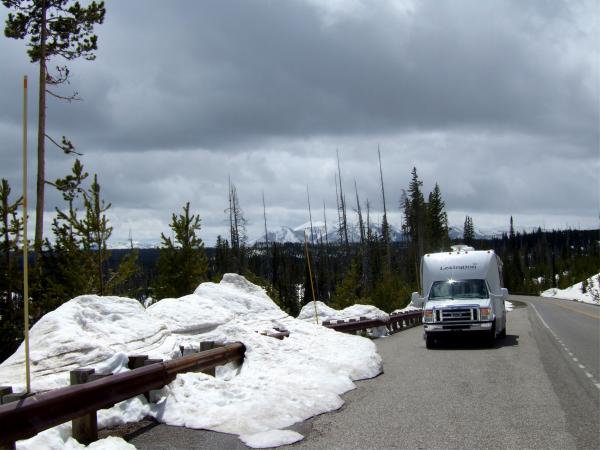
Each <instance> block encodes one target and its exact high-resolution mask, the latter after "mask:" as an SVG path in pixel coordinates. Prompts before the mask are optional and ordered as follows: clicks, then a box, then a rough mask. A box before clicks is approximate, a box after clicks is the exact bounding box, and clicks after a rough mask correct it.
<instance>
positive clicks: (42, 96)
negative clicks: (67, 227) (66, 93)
mask: <svg viewBox="0 0 600 450" xmlns="http://www.w3.org/2000/svg"><path fill="white" fill-rule="evenodd" d="M46 10H47V6H46V2H45V1H43V2H42V23H41V30H40V91H39V99H38V154H37V203H36V206H35V242H34V244H35V252H36V254H39V253H40V252H41V251H42V242H43V240H44V188H45V179H46V170H45V158H46V149H45V145H46V142H45V140H46ZM37 260H38V258H36V261H37Z"/></svg>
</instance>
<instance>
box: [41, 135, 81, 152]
mask: <svg viewBox="0 0 600 450" xmlns="http://www.w3.org/2000/svg"><path fill="white" fill-rule="evenodd" d="M45 136H46V138H47V139H48V140H49V141H50V142H52V143H53V144H54V145H56V146H57V147H58V148H60V149H61V150H62V151H63V152H65V153H66V154H67V155H69V154H71V153H75V154H76V155H79V156H83V153H79V152H76V151H75V146H74V145H73V143H72V142H71V141H68V140H67V139H66V138H65V137H64V136H63V137H62V143H61V144H59V143H58V142H56V141H55V140H54V139H52V138H51V137H50V136H48V135H47V134H46V135H45Z"/></svg>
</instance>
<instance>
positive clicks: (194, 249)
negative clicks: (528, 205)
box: [0, 159, 600, 359]
mask: <svg viewBox="0 0 600 450" xmlns="http://www.w3.org/2000/svg"><path fill="white" fill-rule="evenodd" d="M339 178H341V173H340V177H339ZM339 178H337V179H336V180H338V183H337V185H336V189H337V194H336V197H337V199H338V220H337V221H336V223H334V224H331V225H330V228H331V230H332V231H333V233H332V232H323V230H322V229H318V230H317V228H316V227H315V229H312V227H310V228H307V230H306V233H305V243H304V244H302V243H281V242H276V241H273V242H269V240H268V236H269V233H268V226H267V221H266V214H265V236H266V237H267V239H264V236H263V239H261V240H260V239H259V240H258V241H256V242H255V243H254V244H252V245H249V244H247V238H246V232H245V218H244V217H243V210H242V208H241V205H240V204H239V197H238V194H237V190H236V187H235V185H234V184H232V183H231V182H230V183H229V195H228V205H227V208H226V215H227V216H228V221H229V233H228V235H226V236H219V237H218V238H217V240H216V242H215V243H214V245H213V246H209V247H207V246H206V245H205V243H204V242H203V241H202V239H201V238H200V233H201V217H200V215H199V214H198V213H193V212H192V211H193V208H192V206H191V205H190V203H186V204H185V205H183V206H182V208H181V210H180V211H176V212H174V213H173V214H172V217H171V222H170V228H171V233H170V236H168V237H167V236H166V235H165V234H164V233H163V234H162V235H161V244H160V247H159V248H156V249H137V248H134V246H133V242H132V243H131V248H130V249H128V250H123V249H119V250H110V249H109V247H108V241H109V239H110V237H111V234H112V227H111V226H110V223H109V221H108V219H107V216H106V212H107V211H108V210H109V209H110V207H111V204H110V203H109V202H107V201H106V200H105V199H104V198H103V196H102V190H101V185H100V181H99V179H98V176H97V175H94V176H93V177H90V175H89V174H88V173H87V172H86V171H85V169H84V167H83V165H82V163H81V162H80V160H79V159H76V160H75V162H74V164H73V167H72V169H71V173H70V174H67V175H66V176H65V177H64V178H62V179H58V180H55V182H53V183H52V185H53V187H54V188H55V189H57V190H58V191H59V192H60V193H61V194H62V198H63V205H62V208H57V209H56V211H55V217H54V219H53V222H52V234H53V236H51V238H49V237H46V239H45V240H44V242H43V247H42V249H41V250H39V251H32V252H30V254H29V259H28V260H29V263H30V264H29V265H30V267H31V269H30V290H29V293H30V294H29V295H30V320H31V322H33V323H35V321H36V320H38V319H39V318H40V317H42V316H43V315H44V314H46V313H48V312H50V311H52V310H53V309H55V308H56V307H58V306H59V305H61V304H62V303H64V302H66V301H68V300H70V299H71V298H74V297H76V296H78V295H83V294H97V295H117V296H125V297H131V298H136V299H138V300H139V301H140V302H142V303H144V302H148V301H152V299H154V300H158V299H161V298H167V297H180V296H183V295H187V294H189V293H192V292H193V291H194V289H195V288H196V287H197V286H198V284H200V283H201V282H203V281H215V282H218V281H219V280H220V278H221V277H222V275H223V274H224V273H228V272H235V273H239V274H242V275H244V276H245V277H247V278H248V279H249V280H250V281H251V282H253V283H255V284H258V285H261V286H263V287H264V288H265V289H266V291H267V293H268V294H269V295H270V297H271V298H272V299H273V300H274V301H275V302H276V303H277V304H278V305H279V306H280V307H281V308H282V309H284V310H285V311H286V312H288V313H289V314H291V315H297V314H298V313H299V311H300V309H301V307H302V306H303V305H304V304H306V303H308V302H310V301H312V300H313V298H314V299H315V300H319V301H322V302H324V303H326V304H328V305H330V306H332V307H334V308H336V309H342V308H345V307H347V306H350V305H353V304H356V303H360V304H371V305H374V306H377V307H378V308H380V309H382V310H384V311H387V312H391V311H393V310H395V309H398V308H402V307H404V306H406V305H407V304H408V303H409V299H410V294H411V292H413V291H416V290H418V289H419V279H418V273H419V272H418V267H419V261H420V258H421V256H422V255H424V254H426V253H430V252H438V251H446V250H449V249H450V246H451V245H454V244H468V245H470V246H472V247H474V248H476V249H493V250H494V251H495V252H496V253H497V254H498V255H499V256H500V257H501V259H502V261H503V262H504V283H505V286H506V287H507V288H508V289H509V292H512V293H524V294H538V293H539V292H540V291H543V290H545V289H548V288H550V287H559V288H565V287H567V286H570V285H572V284H574V283H576V282H578V281H581V280H583V279H586V278H587V277H590V276H592V275H594V274H596V273H598V271H599V267H598V266H599V261H600V251H599V250H600V249H599V231H598V230H575V229H569V230H551V231H548V230H542V229H541V228H538V229H537V230H536V231H533V232H519V231H515V229H514V224H513V221H512V217H509V218H507V222H509V223H510V228H509V231H508V232H506V233H503V234H502V235H501V236H498V237H495V238H493V239H477V238H476V237H475V232H474V225H473V219H472V218H471V217H469V216H467V217H466V218H465V227H464V234H463V236H462V237H460V238H457V239H450V237H449V234H448V220H447V215H446V212H445V202H444V200H443V198H442V190H441V187H440V186H439V185H438V184H435V187H434V189H433V190H432V191H431V192H430V193H428V194H427V195H426V194H425V193H424V192H423V191H422V182H421V181H420V179H419V176H418V173H417V169H416V168H413V170H412V172H411V174H410V182H409V184H408V186H407V187H406V189H405V190H403V191H402V192H401V193H400V195H399V197H400V205H401V209H402V217H403V221H402V223H401V224H394V225H396V226H397V227H398V228H399V229H401V233H400V237H399V238H398V236H396V238H395V239H393V238H392V236H391V232H390V224H389V223H388V219H387V209H386V210H384V214H383V216H382V219H381V223H378V224H374V223H373V222H372V218H371V212H370V206H369V203H368V202H366V204H365V206H363V205H361V202H360V199H359V194H358V192H357V191H356V192H354V193H353V194H354V195H353V197H354V200H355V201H354V204H353V205H349V204H348V203H347V201H346V195H345V192H344V191H343V185H342V184H341V182H340V181H339ZM381 181H382V183H381V191H382V197H383V198H385V193H384V185H383V177H382V180H381ZM21 203H22V198H20V197H19V198H17V197H16V196H15V195H14V194H12V190H11V187H10V186H9V184H8V182H7V181H6V180H2V183H1V185H0V218H1V222H0V236H1V238H0V239H1V245H0V249H1V250H0V255H1V258H0V293H1V295H0V315H1V316H2V321H1V322H0V323H1V328H2V329H1V331H0V356H1V359H4V358H5V357H6V356H8V355H10V354H11V353H12V352H13V351H14V350H15V349H16V347H17V346H18V345H19V343H20V341H21V340H22V335H23V276H22V262H23V259H22V258H23V235H22V233H23V220H22V217H21V215H20V212H19V206H20V205H21ZM384 204H385V203H384ZM311 217H312V213H311ZM325 230H327V226H326V227H325ZM332 236H335V237H332ZM309 261H310V263H309ZM311 275H312V283H311ZM313 290H314V297H313Z"/></svg>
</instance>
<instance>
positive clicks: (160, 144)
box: [52, 1, 598, 150]
mask: <svg viewBox="0 0 600 450" xmlns="http://www.w3.org/2000/svg"><path fill="white" fill-rule="evenodd" d="M326 3H327V2H325V4H326ZM148 5H149V4H148V2H126V3H123V2H109V3H108V4H107V19H106V23H105V24H104V25H102V26H100V27H98V28H97V29H98V34H99V37H100V51H99V52H98V60H97V61H96V62H94V63H91V64H90V63H87V62H78V63H76V64H75V67H74V68H73V73H74V83H76V85H77V89H78V90H79V91H80V92H81V95H82V96H83V97H84V98H85V99H86V101H85V102H84V105H82V106H79V105H76V107H73V105H65V104H57V105H54V106H52V108H53V109H54V110H55V111H56V115H55V116H54V118H53V123H54V124H55V126H56V127H57V129H65V130H66V131H65V132H68V133H69V134H71V135H73V136H74V137H76V138H77V140H81V141H85V142H87V143H88V144H92V143H93V144H94V145H96V146H99V147H103V148H104V149H105V150H122V149H123V148H124V147H125V148H127V149H141V150H146V149H149V148H153V149H164V148H172V147H178V148H198V147H203V148H212V147H219V148H223V147H231V146H234V147H239V148H241V149H242V150H244V145H245V144H246V143H247V142H248V141H249V140H250V141H252V140H254V141H260V140H261V139H262V138H264V137H266V136H288V137H297V136H304V135H307V134H308V135H315V134H317V135H318V134H325V135H336V134H340V135H347V134H355V135H361V134H365V133H366V134H374V133H390V132H397V131H398V130H402V129H405V130H413V129H422V130H432V129H440V128H443V129H453V128H456V127H461V126H465V125H468V126H470V127H473V126H476V127H486V128H487V127H492V128H494V129H496V130H498V132H502V131H504V130H507V129H509V130H514V129H516V130H529V131H532V130H533V131H535V132H538V133H542V134H545V133H551V134H553V135H555V136H557V138H563V139H570V140H577V141H581V142H587V143H590V142H592V141H593V140H594V139H597V126H596V125H597V119H598V113H597V107H596V102H595V100H594V98H593V97H592V96H590V94H593V93H594V92H590V91H589V89H587V88H586V85H585V83H584V78H585V77H586V76H589V75H590V71H591V70H592V68H590V67H585V66H581V65H573V66H569V65H568V64H566V63H565V62H564V61H563V59H564V58H563V56H564V49H563V48H561V46H560V45H558V44H557V42H558V43H560V40H561V36H563V35H564V36H565V38H569V36H568V35H566V31H565V29H566V28H567V29H568V27H565V23H568V20H569V14H568V12H569V9H568V8H567V7H564V6H562V7H560V3H555V2H544V3H543V4H541V3H540V4H535V3H534V4H531V5H529V6H527V7H523V6H522V5H521V3H520V2H517V3H511V2H503V3H497V2H480V1H467V2H461V4H460V7H458V6H457V4H456V3H454V2H423V3H418V4H416V6H415V7H414V9H413V10H412V12H408V13H401V12H398V11H397V10H396V9H394V5H393V2H373V3H369V4H367V5H365V6H364V7H362V9H361V10H360V14H356V15H348V16H343V17H342V18H340V19H339V20H337V21H335V20H334V21H333V23H328V22H327V21H325V20H324V19H323V15H322V14H321V12H320V11H319V8H316V7H315V6H314V4H310V3H306V2H301V1H291V2H267V1H253V2H247V1H230V2H184V3H183V5H185V6H184V8H181V5H178V6H179V8H178V9H175V7H174V5H171V4H169V3H163V2H155V3H151V7H148ZM596 93H597V86H596Z"/></svg>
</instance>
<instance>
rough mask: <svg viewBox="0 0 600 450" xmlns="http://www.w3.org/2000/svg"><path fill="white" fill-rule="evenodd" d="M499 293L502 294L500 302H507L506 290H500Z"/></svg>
mask: <svg viewBox="0 0 600 450" xmlns="http://www.w3.org/2000/svg"><path fill="white" fill-rule="evenodd" d="M500 293H501V294H502V300H504V301H506V300H508V289H506V288H500Z"/></svg>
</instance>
